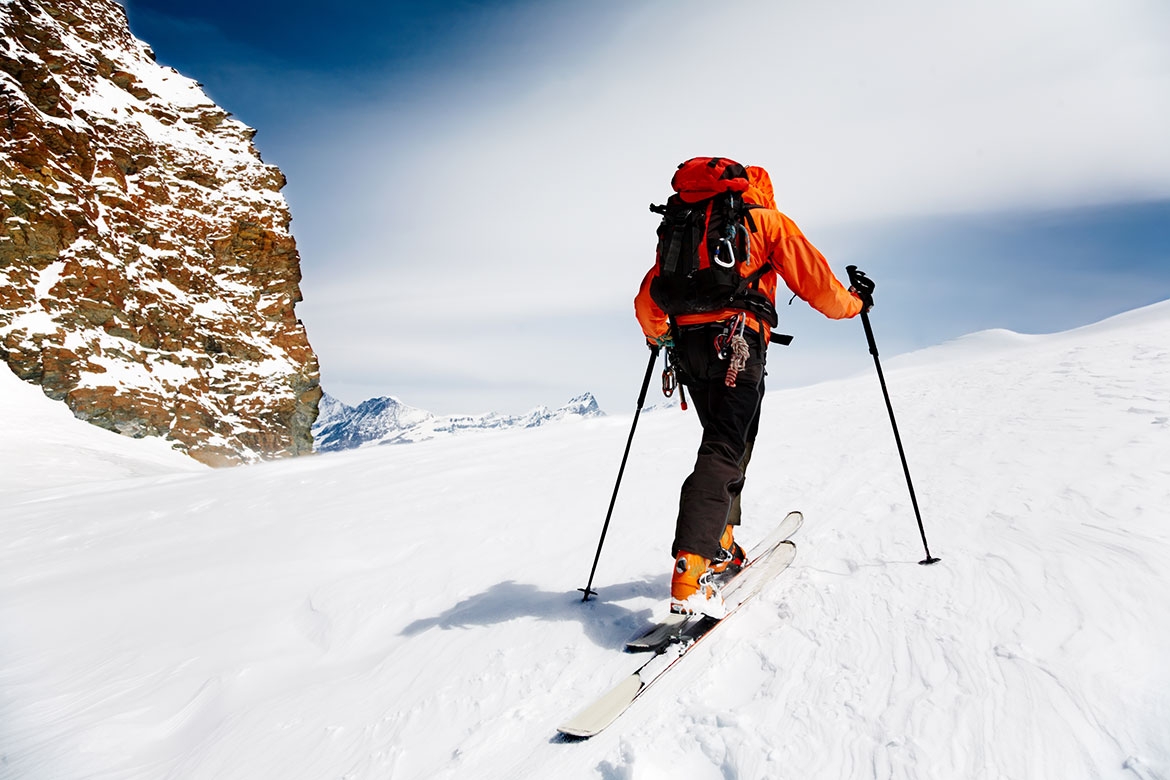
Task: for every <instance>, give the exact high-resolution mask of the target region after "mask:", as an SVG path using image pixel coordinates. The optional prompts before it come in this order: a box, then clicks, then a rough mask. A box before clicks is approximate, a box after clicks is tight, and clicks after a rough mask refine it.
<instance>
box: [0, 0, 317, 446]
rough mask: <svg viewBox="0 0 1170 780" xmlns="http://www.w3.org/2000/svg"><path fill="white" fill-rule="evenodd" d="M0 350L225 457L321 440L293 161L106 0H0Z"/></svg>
mask: <svg viewBox="0 0 1170 780" xmlns="http://www.w3.org/2000/svg"><path fill="white" fill-rule="evenodd" d="M0 31H2V38H0V357H2V358H3V359H4V360H5V361H6V362H7V363H8V365H9V366H10V367H11V368H12V370H13V371H14V372H16V374H17V375H19V376H20V377H21V378H23V379H25V380H27V381H30V382H35V383H38V384H40V385H41V387H42V388H43V389H44V392H45V394H46V395H48V396H49V397H51V398H54V399H58V400H63V401H64V402H65V403H66V404H68V405H69V407H70V408H71V409H72V410H73V413H74V414H75V415H76V416H77V417H79V418H81V419H83V420H88V421H90V422H92V423H94V424H96V425H100V426H102V427H104V428H108V429H110V430H113V431H118V432H120V433H123V434H126V435H130V436H164V437H167V438H168V439H170V440H172V441H174V442H175V446H176V447H177V448H179V449H182V450H184V451H186V452H188V453H189V454H190V455H191V456H193V457H195V458H197V459H199V460H201V461H204V462H207V463H212V464H216V465H221V464H230V463H240V462H247V461H254V460H258V459H263V458H273V457H281V456H287V455H298V454H303V453H309V452H311V451H312V435H311V433H310V428H311V426H312V423H313V420H314V419H316V416H317V402H318V400H319V398H320V396H321V390H320V387H319V369H318V365H317V358H316V356H315V355H314V353H313V350H312V347H310V345H309V341H308V337H307V336H306V334H305V330H304V327H303V326H302V325H301V323H300V322H299V321H298V320H297V318H296V314H295V311H294V306H295V304H296V303H297V302H298V301H300V300H301V294H300V286H299V285H300V256H299V255H298V254H297V248H296V243H295V241H294V240H293V237H292V235H291V234H290V233H289V222H290V219H291V217H290V215H289V210H288V205H287V203H286V202H285V200H284V198H283V196H282V195H281V194H280V190H281V188H282V187H283V186H284V183H285V180H284V176H283V175H282V174H281V172H280V170H278V169H277V168H276V167H274V166H271V165H266V164H265V163H264V162H263V161H262V160H261V159H260V155H259V154H258V152H257V151H256V149H255V147H254V146H253V145H252V136H253V135H254V131H253V130H251V129H250V128H248V127H247V126H245V125H243V124H242V123H240V122H238V121H236V120H234V119H232V118H230V117H229V116H228V114H227V113H226V112H225V111H223V110H222V109H220V108H219V107H218V106H216V105H215V104H214V103H212V102H211V101H210V100H209V99H208V98H207V96H206V95H205V94H204V93H203V90H202V89H201V88H200V86H199V85H198V84H197V83H196V82H194V81H192V80H190V79H188V78H185V77H184V76H182V75H180V74H179V73H177V72H176V71H174V70H173V69H171V68H164V67H161V66H159V65H158V64H157V63H156V62H155V61H154V55H153V53H152V52H151V51H150V48H149V47H148V46H147V45H146V44H144V43H143V42H141V41H139V40H138V39H136V38H134V36H133V35H131V33H130V30H129V26H128V24H127V20H126V14H125V11H124V10H123V9H122V7H121V6H119V5H118V4H116V3H115V2H113V0H84V2H82V1H81V0H0Z"/></svg>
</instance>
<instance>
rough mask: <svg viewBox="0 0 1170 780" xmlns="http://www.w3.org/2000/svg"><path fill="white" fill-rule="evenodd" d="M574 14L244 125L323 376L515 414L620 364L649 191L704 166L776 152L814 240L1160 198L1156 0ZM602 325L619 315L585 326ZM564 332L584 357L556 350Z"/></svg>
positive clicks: (369, 77)
mask: <svg viewBox="0 0 1170 780" xmlns="http://www.w3.org/2000/svg"><path fill="white" fill-rule="evenodd" d="M579 5H580V4H575V3H542V4H509V5H505V6H501V7H496V8H494V9H493V8H491V7H478V10H477V11H476V12H475V14H474V15H473V16H470V17H463V18H462V22H461V21H460V20H459V19H455V20H453V22H452V24H453V25H454V27H453V28H444V30H445V31H444V32H443V34H442V36H440V38H437V39H436V46H437V49H436V51H438V52H440V53H439V54H438V55H432V56H431V58H430V59H429V60H426V61H422V60H418V59H413V60H411V59H409V58H407V59H403V60H397V61H396V62H397V63H398V64H397V65H395V64H394V63H388V62H386V61H378V60H377V58H376V57H374V58H372V59H371V60H370V63H369V67H368V69H367V71H366V75H365V76H360V75H355V73H358V74H360V69H359V70H358V71H355V70H354V68H352V67H347V68H346V69H345V73H344V75H343V76H342V77H338V76H337V75H336V74H333V75H331V74H330V73H329V69H328V68H325V67H322V68H321V69H319V70H316V71H313V72H311V73H308V74H307V75H306V76H305V77H304V82H305V84H307V85H309V87H311V89H309V90H307V93H310V94H312V101H311V102H309V101H304V100H301V101H296V103H295V105H294V106H293V107H290V108H288V109H287V111H286V112H285V113H284V114H283V115H281V117H280V122H281V124H280V125H279V126H268V127H263V126H262V127H261V128H260V130H261V134H260V136H259V137H258V139H257V140H258V143H260V145H261V148H262V149H264V150H265V154H266V157H267V156H271V157H273V161H275V162H277V163H278V164H280V165H282V167H283V168H284V169H285V171H286V173H287V174H288V176H289V179H290V185H289V188H288V190H287V194H288V196H289V198H290V201H291V203H292V206H293V213H294V231H295V232H296V235H297V238H298V243H299V245H300V247H301V251H302V255H303V260H304V263H303V265H304V272H305V283H304V288H305V296H306V300H305V303H304V304H302V306H301V311H302V315H303V317H304V319H305V321H306V324H307V325H308V327H309V332H310V335H311V337H312V339H313V342H314V345H315V346H316V348H317V349H318V351H319V353H320V354H321V357H322V362H323V366H324V370H325V382H326V385H327V386H329V387H332V388H334V389H335V390H336V389H338V387H339V386H344V385H348V386H352V387H358V386H359V385H360V386H362V387H369V386H370V385H371V384H372V383H370V382H369V381H368V379H369V377H371V376H374V375H385V374H382V373H381V372H382V371H383V367H386V366H402V367H409V369H408V370H407V373H410V374H411V375H418V376H420V377H421V376H424V375H427V374H428V372H430V374H429V375H430V376H433V377H436V384H439V383H443V382H448V381H449V379H450V377H451V374H450V366H451V365H452V364H459V365H463V366H466V365H473V366H476V367H478V368H477V370H475V371H468V372H465V373H464V374H460V376H463V378H464V381H465V382H466V386H467V388H468V393H470V392H472V391H473V390H474V388H476V387H481V389H482V390H483V393H484V395H485V397H486V396H489V395H490V396H492V397H493V398H495V399H496V401H495V403H494V406H495V408H501V409H504V410H507V409H506V407H508V408H513V409H514V408H516V407H521V408H522V407H524V406H526V405H532V404H533V403H535V402H536V401H538V400H539V401H542V402H546V403H552V402H557V401H560V400H563V399H560V398H548V397H547V396H539V397H538V395H537V393H538V392H540V391H539V390H538V389H537V388H538V387H539V386H541V382H542V377H543V376H545V375H544V374H542V372H541V370H540V369H538V368H534V366H538V365H540V364H541V363H542V361H543V362H544V363H545V365H547V366H548V367H549V370H552V371H555V372H556V373H557V381H558V382H564V383H565V384H572V383H575V385H576V386H575V388H574V392H575V391H577V390H584V389H598V388H599V386H600V385H601V384H602V383H605V384H611V383H613V384H616V383H617V382H618V381H620V380H616V379H613V378H612V377H610V372H611V370H612V371H620V372H622V373H623V375H624V373H625V372H628V371H630V370H631V367H632V370H633V371H634V372H635V373H637V371H638V370H639V369H638V368H637V365H638V364H640V363H642V361H643V359H644V358H642V357H641V355H642V353H641V352H639V351H638V350H639V349H640V342H639V335H638V333H637V329H636V326H634V324H633V321H632V318H629V315H628V311H629V307H630V303H629V302H630V299H631V298H632V296H633V294H634V291H635V289H636V286H637V283H638V281H639V280H640V278H641V275H642V274H643V273H644V272H645V270H646V268H647V267H648V266H649V264H650V262H651V261H652V254H653V243H654V238H653V231H654V226H655V224H656V221H655V219H654V218H653V216H652V215H650V214H649V213H648V212H647V210H646V207H647V204H648V203H649V202H650V201H651V200H656V201H657V200H661V199H663V198H665V196H666V195H667V194H668V182H669V178H670V174H671V172H672V171H673V169H674V166H675V165H676V164H677V163H678V162H679V161H681V160H683V159H685V158H687V157H690V156H694V155H701V154H726V155H730V156H734V157H737V158H739V159H741V160H744V161H746V162H751V163H756V164H762V165H764V166H765V167H767V168H769V170H771V172H772V174H773V178H774V180H775V182H776V186H777V194H778V199H779V201H780V203H781V208H782V209H783V210H785V211H787V212H788V213H789V214H790V215H791V216H793V217H794V218H795V219H796V220H797V222H798V223H799V224H801V226H802V227H804V228H805V230H806V232H808V233H809V235H810V237H811V238H812V239H813V240H814V242H817V241H818V240H819V237H820V236H825V237H828V235H829V234H828V231H830V230H834V229H839V228H842V227H843V226H848V225H850V224H852V223H856V222H858V221H861V220H874V219H901V218H908V217H916V216H923V215H931V214H934V215H937V214H953V213H975V212H982V211H1000V212H1002V211H1004V210H1010V209H1036V208H1058V207H1072V206H1077V205H1083V204H1090V203H1109V202H1122V201H1134V200H1145V199H1157V198H1165V197H1170V144H1167V143H1166V142H1165V139H1166V138H1170V49H1168V48H1167V47H1166V46H1165V41H1166V40H1168V39H1170V6H1166V4H1164V3H1161V2H1157V1H1156V0H1145V1H1144V0H1118V1H1117V2H1109V3H1105V2H1090V1H1089V0H1073V1H1072V2H1067V1H1061V2H1056V1H1055V0H1027V2H1009V1H1008V0H991V2H986V3H979V4H954V3H933V2H926V1H925V0H893V2H886V3H867V2H861V0H847V1H846V2H838V3H797V2H781V3H769V2H729V3H722V4H718V5H713V4H711V3H705V2H696V1H695V0H669V1H668V0H658V1H657V2H645V3H637V4H625V3H600V4H590V8H589V9H588V10H589V13H586V12H585V11H583V10H582V9H581V8H580V7H579ZM334 13H344V12H343V11H341V10H338V11H335V12H334ZM469 19H470V20H471V26H470V27H468V26H466V25H467V22H468V20H469ZM416 21H417V20H416ZM394 23H395V21H394V19H393V18H392V17H388V18H387V24H394ZM460 24H463V25H464V26H462V27H460ZM419 29H423V28H421V27H420V28H419ZM426 29H430V30H432V31H434V30H435V29H436V28H435V27H434V26H433V25H432V27H430V28H426ZM456 44H463V45H464V48H463V49H462V51H461V50H460V49H459V47H458V46H457V45H456ZM440 62H442V63H443V66H442V67H439V66H438V64H437V63H440ZM350 64H351V65H352V63H350ZM297 67H299V65H297ZM310 70H311V69H310ZM294 75H295V71H294ZM330 79H335V82H334V83H335V84H336V87H337V89H336V95H334V96H331V94H330V90H329V84H330V83H331V82H330ZM322 83H323V84H325V89H319V88H318V87H319V86H320V85H321V84H322ZM284 84H285V88H289V87H291V86H293V85H294V84H295V79H294V81H293V82H292V83H289V82H285V83H284ZM355 94H357V95H360V96H361V97H362V99H361V100H355V99H354V96H355ZM295 98H296V96H295V94H294V95H289V97H288V99H289V100H290V101H294V100H295ZM306 103H308V104H306ZM268 110H276V109H275V108H273V107H269V109H268ZM247 118H248V117H245V119H247ZM252 121H253V122H254V123H255V120H252ZM269 150H271V154H269ZM830 259H832V260H834V266H835V267H836V269H837V271H838V272H839V273H840V272H842V266H843V265H844V262H843V261H842V262H838V260H837V258H833V257H831V258H830ZM891 262H893V263H897V262H899V261H898V260H891ZM877 270H878V271H879V272H880V270H881V269H877ZM1005 294H1006V295H1009V296H1010V295H1011V294H1012V292H1011V291H1005ZM615 315H616V316H619V317H622V318H623V322H622V323H621V325H622V326H623V328H624V329H615V328H614V327H612V326H611V324H610V323H608V322H607V323H605V324H604V325H599V324H598V323H599V318H601V317H609V316H615ZM591 327H592V328H593V330H592V332H590V331H589V329H590V328H591ZM581 329H585V331H586V333H585V334H582V333H581ZM506 334H511V335H510V337H505V336H506ZM583 337H584V338H585V340H586V341H587V342H588V343H587V344H583V343H581V339H582V338H583ZM621 339H625V340H626V342H624V343H621V346H619V343H620V340H621ZM453 342H454V343H453ZM567 342H573V343H574V345H575V347H574V348H575V349H576V351H577V353H578V355H579V357H578V358H577V359H576V360H566V361H563V362H560V361H559V359H553V358H551V357H549V356H550V355H551V354H554V353H556V352H557V350H558V349H559V346H560V345H561V344H564V343H567ZM626 344H630V345H632V346H627V345H626ZM794 354H795V353H794ZM468 355H471V358H470V359H469V358H468ZM516 355H522V356H524V363H523V367H522V368H521V369H517V370H514V371H513V370H511V369H509V373H507V376H509V377H523V380H522V381H523V382H527V383H529V385H528V386H530V387H532V388H534V390H533V392H530V393H522V392H515V393H514V394H512V395H509V396H508V397H507V398H505V395H504V394H502V393H498V392H497V390H496V389H495V388H494V387H492V386H490V385H492V377H496V376H497V374H496V373H495V372H498V371H499V370H500V367H501V366H507V365H510V363H511V361H512V360H513V358H514V357H515V356H516ZM599 356H620V358H619V359H617V360H610V361H608V362H601V363H598V362H596V361H597V360H598V357H599ZM583 358H584V359H583ZM388 373H393V372H388ZM388 381H389V378H388ZM422 384H425V382H422V381H421V380H420V383H419V385H418V386H419V387H421V386H422ZM497 384H498V383H497ZM386 392H399V393H400V394H401V393H402V391H401V390H399V389H397V388H395V387H387V390H386ZM508 392H509V393H512V392H513V390H511V389H509V390H508ZM341 395H343V397H344V395H345V394H344V393H341ZM599 395H601V396H603V398H602V401H603V405H604V404H605V403H606V401H607V400H609V399H607V398H606V397H604V396H605V393H604V392H601V393H599ZM435 397H437V396H435ZM347 400H360V398H354V397H352V396H350V397H349V398H348V399H347ZM407 400H408V401H409V402H411V403H414V404H415V405H420V406H426V405H428V398H427V397H419V398H412V397H408V398H407ZM436 406H438V405H436ZM475 406H476V408H480V406H482V405H478V404H477V405H475ZM437 410H438V411H459V410H460V409H459V408H447V409H442V408H437Z"/></svg>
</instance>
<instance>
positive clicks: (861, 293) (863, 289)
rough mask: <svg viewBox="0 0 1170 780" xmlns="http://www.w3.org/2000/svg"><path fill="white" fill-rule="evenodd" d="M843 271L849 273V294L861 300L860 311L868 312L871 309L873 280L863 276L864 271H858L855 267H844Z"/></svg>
mask: <svg viewBox="0 0 1170 780" xmlns="http://www.w3.org/2000/svg"><path fill="white" fill-rule="evenodd" d="M845 270H846V271H848V272H849V282H850V287H849V292H851V293H853V294H854V295H856V296H857V297H858V298H860V299H861V304H862V308H861V310H862V311H869V310H870V309H872V308H873V288H874V286H875V285H874V283H873V279H870V278H869V277H868V276H866V275H865V271H860V270H858V268H857V266H855V265H850V266H846V267H845Z"/></svg>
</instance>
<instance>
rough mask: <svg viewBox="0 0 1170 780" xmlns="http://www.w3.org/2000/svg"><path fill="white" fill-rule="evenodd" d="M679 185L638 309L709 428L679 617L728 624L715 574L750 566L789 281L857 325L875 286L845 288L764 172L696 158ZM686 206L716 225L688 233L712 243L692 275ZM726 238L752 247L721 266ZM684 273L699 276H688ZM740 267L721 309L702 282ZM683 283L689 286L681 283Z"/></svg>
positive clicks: (674, 587) (675, 606)
mask: <svg viewBox="0 0 1170 780" xmlns="http://www.w3.org/2000/svg"><path fill="white" fill-rule="evenodd" d="M671 184H672V185H673V187H674V189H675V192H676V193H677V195H675V196H673V197H672V198H671V200H670V201H668V203H667V205H666V206H665V207H652V208H653V209H654V210H655V211H658V212H659V213H662V214H664V220H663V227H660V228H659V245H658V256H657V257H656V260H655V264H654V267H653V268H651V269H650V271H649V272H648V273H647V274H646V277H645V278H644V279H643V280H642V286H641V289H640V290H639V291H638V295H637V297H636V298H635V299H634V309H635V313H636V315H637V318H638V322H639V324H640V325H641V326H642V331H643V333H644V334H645V335H646V338H647V340H648V341H649V342H650V344H651V345H652V346H653V345H657V346H658V347H661V348H666V349H667V350H668V359H669V360H670V361H671V364H672V365H673V368H674V370H675V371H676V373H677V375H678V380H679V382H680V383H682V385H683V386H684V387H685V389H686V390H687V391H689V393H690V396H691V398H692V400H693V405H694V407H695V411H696V412H697V413H698V416H699V422H700V423H701V424H702V428H703V436H702V440H701V442H700V444H699V450H698V455H697V457H696V459H695V465H694V470H693V471H692V472H691V474H690V476H688V477H687V478H686V480H685V481H684V482H683V484H682V490H681V495H680V498H679V510H678V518H677V521H676V525H675V536H674V542H673V544H672V547H671V555H672V556H674V566H673V574H672V578H671V585H670V595H671V605H670V608H671V611H672V612H674V613H677V614H695V613H702V614H709V615H712V616H714V617H720V616H721V615H722V612H723V601H722V598H721V597H720V595H719V593H718V590H717V588H716V587H715V586H714V585H713V583H712V575H713V574H716V573H719V572H722V571H725V570H727V569H728V568H730V567H738V566H742V565H743V562H744V551H743V548H742V547H740V546H739V545H738V544H737V543H736V542H735V538H734V537H735V526H737V525H739V523H740V506H739V497H740V493H741V491H742V490H743V485H744V471H745V470H746V468H747V465H748V462H749V460H750V459H751V452H752V447H753V445H754V443H755V438H756V433H757V431H758V429H759V424H760V402H761V400H762V399H763V395H764V374H765V371H764V365H765V360H766V358H767V346H768V342H769V338H770V336H771V328H772V327H773V326H774V325H775V324H776V315H775V301H776V284H777V283H776V279H777V276H779V277H780V278H781V279H783V280H784V283H785V284H786V285H787V286H788V287H789V289H790V290H791V291H792V292H793V293H795V294H796V295H797V296H798V297H800V298H801V299H803V300H805V301H807V302H808V303H809V304H810V305H811V306H812V307H813V308H814V309H816V310H817V311H819V312H821V313H822V314H824V315H825V316H827V317H830V318H833V319H846V318H851V317H855V316H857V315H858V314H859V313H860V312H861V310H862V308H863V307H865V308H867V309H868V307H870V306H872V305H873V300H872V296H871V292H872V289H865V290H855V289H853V288H850V289H848V290H846V289H845V287H844V286H843V285H842V284H841V282H839V281H838V280H837V278H836V277H835V276H834V275H833V272H832V270H831V269H830V268H829V264H828V262H827V261H826V260H825V258H824V256H823V255H822V254H821V253H820V252H819V251H818V250H817V249H816V247H814V246H813V245H812V244H811V243H810V242H809V241H808V239H806V238H805V237H804V234H803V233H801V231H800V229H799V228H798V227H797V226H796V225H795V224H794V223H793V221H792V220H791V219H789V218H788V217H787V216H785V215H784V214H782V213H780V211H778V210H777V209H776V203H775V198H774V195H773V191H772V182H771V178H770V177H769V176H768V173H767V171H765V170H764V169H763V168H760V167H755V166H752V167H747V168H745V167H744V166H741V165H739V164H738V163H736V162H734V161H733V160H729V159H727V158H718V157H715V158H708V157H702V158H693V159H691V160H688V161H686V162H684V163H682V164H681V165H679V168H678V171H677V172H676V173H675V176H674V178H673V180H672V182H671ZM729 196H730V197H729ZM712 203H714V204H720V203H724V204H726V203H730V204H731V206H730V208H731V211H729V212H726V213H727V214H728V215H729V216H727V217H726V218H725V224H722V225H720V224H715V222H713V221H712V219H713V218H712V214H715V213H717V212H718V208H716V207H715V206H712V205H710V204H712ZM672 204H673V205H672ZM736 204H738V207H737V205H736ZM724 208H727V206H726V205H725V206H724ZM736 208H738V210H736ZM672 209H673V212H672ZM680 209H682V210H683V212H682V213H684V214H685V215H686V216H685V219H691V220H694V219H696V217H693V216H691V215H694V214H698V215H699V217H698V219H699V220H703V219H705V220H706V222H700V223H699V225H698V227H697V228H693V229H692V228H690V227H687V228H685V229H684V230H681V231H677V234H678V235H682V234H683V233H684V232H685V230H692V236H700V237H701V239H702V240H695V239H694V238H692V239H690V243H686V241H683V244H682V246H683V248H682V252H683V253H684V254H686V253H694V254H695V258H694V263H693V265H691V266H688V265H687V263H685V262H684V263H680V262H678V255H679V247H678V246H674V247H673V248H672V247H671V245H670V242H671V241H675V243H678V240H677V239H676V238H672V237H671V234H672V230H675V229H674V228H671V227H670V226H669V225H668V222H669V220H671V219H674V220H675V222H674V223H671V224H674V225H680V224H683V223H682V222H681V221H679V220H682V219H684V217H678V216H673V217H672V213H673V214H675V215H677V214H678V213H679V210H680ZM704 215H705V216H704ZM717 221H718V220H717V219H716V222H717ZM687 224H688V225H689V224H691V223H687ZM718 235H727V236H730V237H731V239H730V240H727V239H724V240H723V243H724V244H725V245H726V248H727V249H728V250H730V249H731V246H732V243H734V241H735V240H736V239H737V238H738V240H739V241H740V243H741V244H742V246H740V247H739V248H738V251H737V252H736V253H735V254H736V262H735V263H731V262H730V260H729V258H727V257H726V256H724V257H723V258H722V260H721V257H720V254H719V252H720V251H721V249H720V247H719V246H717V244H719V243H720V241H719V240H715V241H714V242H713V241H712V238H711V237H712V236H716V238H717V237H718ZM712 246H715V248H714V249H712ZM664 247H667V249H666V251H665V252H664ZM664 254H667V255H669V256H670V260H669V262H665V261H667V258H666V257H664ZM687 260H688V262H689V261H690V258H687ZM679 267H682V268H684V269H688V270H689V271H690V273H688V274H685V278H684V276H683V275H682V274H680V272H679V271H678V270H677V269H678V268H679ZM728 267H734V269H735V271H734V272H735V274H736V277H735V280H736V281H737V282H738V285H737V286H736V288H735V290H734V294H732V295H730V296H729V295H726V294H724V293H721V294H720V296H719V298H718V299H717V300H719V301H721V302H722V303H720V304H718V305H716V306H715V307H714V308H713V307H712V304H711V300H713V298H711V297H706V296H705V295H704V292H705V291H704V290H702V289H696V288H695V285H696V284H698V285H700V287H701V286H702V285H703V284H704V283H706V284H708V285H714V284H718V283H719V278H718V274H720V273H722V274H723V283H724V284H725V283H726V277H727V274H728V273H729V272H728V271H726V270H722V269H725V268H728ZM696 269H698V271H699V272H698V273H696V272H695V271H696ZM705 269H710V272H708V271H706V270H705ZM672 274H673V275H674V276H675V277H677V278H676V279H673V280H672V279H671V278H669V277H670V276H671V275H672ZM712 274H714V275H712ZM704 280H706V281H704ZM687 285H690V286H689V287H688V286H687ZM696 301H699V303H696Z"/></svg>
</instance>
